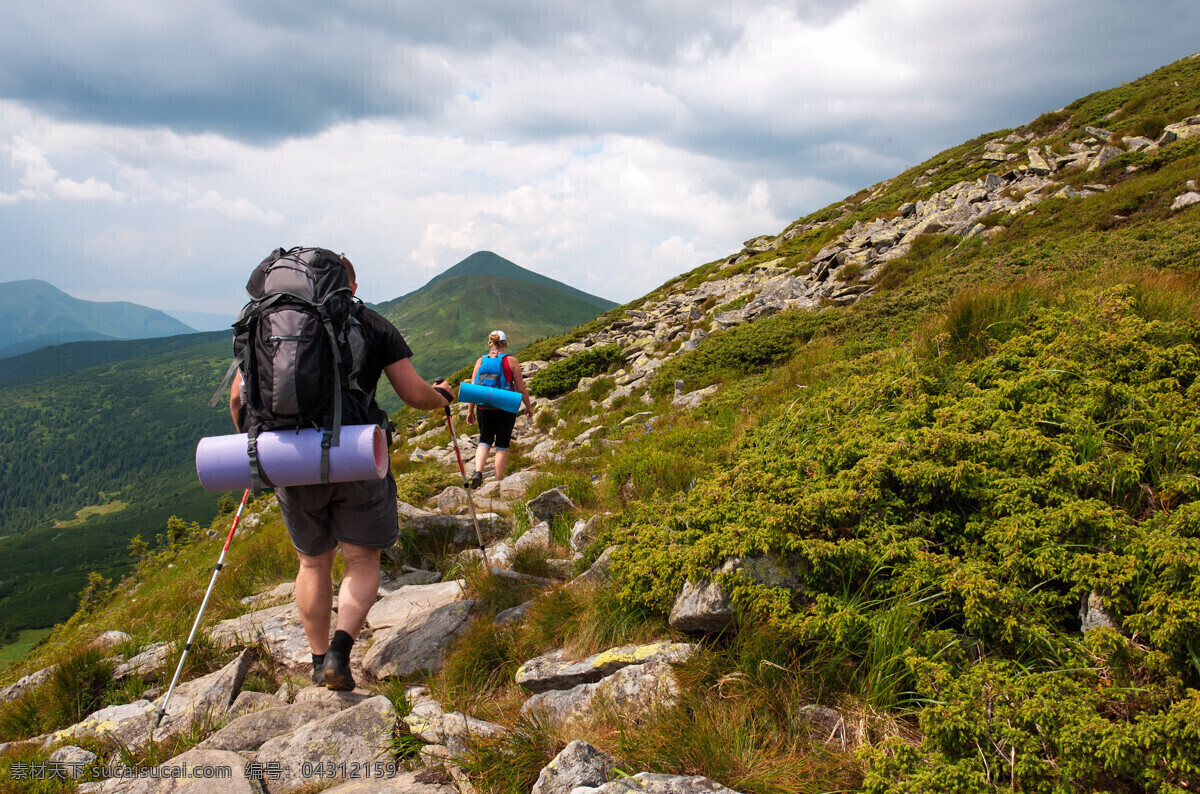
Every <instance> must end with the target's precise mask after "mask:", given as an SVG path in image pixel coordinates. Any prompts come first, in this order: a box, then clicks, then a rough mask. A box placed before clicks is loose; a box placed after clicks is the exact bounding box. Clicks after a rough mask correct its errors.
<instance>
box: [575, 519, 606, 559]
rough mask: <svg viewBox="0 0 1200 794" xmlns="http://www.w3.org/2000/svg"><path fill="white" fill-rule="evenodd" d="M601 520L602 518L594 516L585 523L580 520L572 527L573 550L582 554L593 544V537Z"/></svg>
mask: <svg viewBox="0 0 1200 794" xmlns="http://www.w3.org/2000/svg"><path fill="white" fill-rule="evenodd" d="M599 520H600V516H598V515H594V516H592V517H591V518H589V519H587V520H586V521H584V520H583V519H580V520H578V521H576V522H575V526H573V527H571V550H572V551H576V552H580V553H582V552H583V550H584V549H586V548H587V547H588V544H589V543H591V542H592V536H593V535H594V533H595V531H596V524H597V522H598V521H599Z"/></svg>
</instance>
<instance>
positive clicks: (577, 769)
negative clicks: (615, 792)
mask: <svg viewBox="0 0 1200 794" xmlns="http://www.w3.org/2000/svg"><path fill="white" fill-rule="evenodd" d="M620 765H621V762H619V761H617V760H616V759H615V758H613V757H612V756H611V755H609V754H608V753H605V752H603V751H601V750H597V749H596V748H595V747H593V746H592V745H590V744H588V743H587V742H583V741H574V742H571V743H570V744H568V745H567V746H566V747H565V748H563V751H562V752H561V753H559V754H558V755H556V756H555V757H554V760H553V761H551V762H550V763H549V764H547V765H546V766H545V767H544V768H543V769H542V772H541V774H540V775H538V779H537V782H536V783H534V784H533V790H532V792H531V794H570V792H571V791H573V790H575V789H576V788H578V787H579V786H603V785H604V784H605V783H607V782H608V779H609V777H610V776H611V775H612V774H613V770H615V769H617V768H618V767H619V766H620Z"/></svg>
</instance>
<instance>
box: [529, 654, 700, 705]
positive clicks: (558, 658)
mask: <svg viewBox="0 0 1200 794" xmlns="http://www.w3.org/2000/svg"><path fill="white" fill-rule="evenodd" d="M695 648H696V646H694V645H690V644H687V643H676V642H658V643H652V644H649V645H626V646H623V647H620V648H612V649H610V650H607V651H603V652H601V653H597V654H593V655H592V656H589V657H587V658H586V659H582V660H580V661H575V662H572V661H568V660H567V659H566V656H565V651H563V650H561V649H560V650H557V651H553V652H551V653H548V654H545V655H544V656H539V657H537V658H536V659H530V660H529V661H527V662H525V664H523V665H521V666H520V668H518V670H517V674H516V682H517V684H519V685H520V686H523V687H525V688H526V689H528V690H529V691H530V692H535V693H536V692H545V691H547V690H550V689H570V688H571V687H574V686H578V685H579V684H587V683H594V682H596V681H599V680H600V679H602V678H604V677H605V676H609V675H612V674H613V673H615V672H616V671H617V670H620V669H622V668H624V667H631V666H634V665H640V664H646V663H649V662H668V663H672V664H678V663H680V662H685V661H687V660H688V659H689V658H690V657H691V655H692V652H693V651H694V650H695Z"/></svg>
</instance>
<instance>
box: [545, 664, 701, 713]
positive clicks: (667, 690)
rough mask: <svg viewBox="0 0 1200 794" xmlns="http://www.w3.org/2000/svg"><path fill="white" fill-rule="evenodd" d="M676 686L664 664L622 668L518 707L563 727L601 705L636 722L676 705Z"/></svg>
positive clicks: (672, 673) (547, 692)
mask: <svg viewBox="0 0 1200 794" xmlns="http://www.w3.org/2000/svg"><path fill="white" fill-rule="evenodd" d="M678 697H679V685H678V683H677V682H676V681H675V673H674V671H673V670H672V669H671V665H669V664H667V663H666V662H649V663H647V664H639V665H633V666H631V667H623V668H621V669H620V670H618V671H617V672H615V673H613V674H612V675H610V676H608V677H606V678H603V679H601V680H600V681H597V682H595V683H592V684H580V685H578V686H576V687H573V688H571V689H565V690H564V689H554V690H549V691H546V692H539V693H538V694H536V695H534V696H533V697H531V698H529V700H527V701H525V704H524V705H523V706H521V713H522V714H532V713H540V714H542V715H543V716H544V717H545V718H546V719H547V720H548V721H549V722H550V723H551V724H553V725H559V726H564V725H566V724H567V723H569V722H571V721H572V720H574V719H576V718H578V717H581V716H583V715H586V714H589V713H591V712H592V711H593V710H594V706H595V704H597V703H598V702H599V703H604V704H606V705H608V706H610V707H611V708H613V709H614V710H616V712H617V713H618V714H620V715H621V717H622V718H623V719H625V720H626V721H630V722H637V721H639V720H640V719H642V718H643V717H645V716H646V715H647V714H648V713H649V712H650V711H652V710H653V709H656V708H664V707H667V706H670V705H672V704H674V703H675V701H676V699H677V698H678Z"/></svg>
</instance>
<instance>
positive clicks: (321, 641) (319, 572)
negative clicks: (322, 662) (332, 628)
mask: <svg viewBox="0 0 1200 794" xmlns="http://www.w3.org/2000/svg"><path fill="white" fill-rule="evenodd" d="M336 553H337V549H330V550H329V551H327V552H325V553H324V554H321V555H319V556H316V557H310V556H309V555H307V554H301V553H300V552H296V556H297V557H299V558H300V570H299V572H298V573H297V574H296V606H297V607H298V608H299V609H300V622H301V623H303V624H304V634H305V636H307V637H308V645H309V647H310V648H312V652H313V653H315V654H316V655H318V656H320V655H321V654H323V653H325V651H327V650H329V618H330V614H331V613H332V612H333V580H332V578H331V572H332V570H333V557H334V555H335V554H336Z"/></svg>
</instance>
